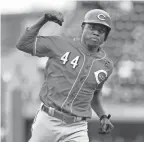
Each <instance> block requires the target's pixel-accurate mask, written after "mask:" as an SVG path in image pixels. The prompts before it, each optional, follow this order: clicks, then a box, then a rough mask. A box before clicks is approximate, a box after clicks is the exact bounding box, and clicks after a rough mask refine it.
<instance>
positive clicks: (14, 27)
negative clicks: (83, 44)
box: [1, 0, 144, 142]
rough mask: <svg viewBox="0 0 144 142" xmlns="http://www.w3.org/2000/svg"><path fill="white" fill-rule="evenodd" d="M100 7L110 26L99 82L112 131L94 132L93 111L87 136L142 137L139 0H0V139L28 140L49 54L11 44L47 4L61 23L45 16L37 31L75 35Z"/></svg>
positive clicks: (142, 18)
mask: <svg viewBox="0 0 144 142" xmlns="http://www.w3.org/2000/svg"><path fill="white" fill-rule="evenodd" d="M93 8H100V9H104V10H106V11H108V12H109V14H110V15H111V17H112V31H111V33H110V35H109V38H108V40H107V42H106V44H105V45H104V49H105V50H106V51H107V53H108V55H109V56H110V58H111V59H112V60H113V62H114V71H113V74H112V76H111V77H110V79H109V80H108V82H107V83H106V84H105V85H104V88H103V101H104V106H105V109H106V110H107V112H109V113H111V114H112V122H113V123H114V125H115V129H114V131H113V132H112V133H111V134H110V135H107V136H101V135H99V134H98V133H97V132H98V128H99V122H98V121H97V120H98V118H97V116H96V115H93V118H92V120H90V121H89V137H90V140H91V142H144V2H143V1H67V0H59V1H58V0H57V1H56V0H53V1H52V0H39V1H33V0H29V1H27V0H25V1H17V0H13V1H8V0H5V1H3V2H2V8H1V141H2V142H27V141H28V139H29V137H30V135H31V133H30V127H31V124H32V122H33V118H34V116H35V114H36V112H37V110H38V109H39V104H40V100H39V95H38V94H39V90H40V87H41V85H42V82H43V79H44V75H43V71H44V70H43V69H44V66H45V63H46V61H47V60H48V58H37V57H32V56H31V55H28V54H26V53H23V52H21V51H18V50H17V49H16V47H15V45H16V41H17V40H18V38H19V36H20V34H21V32H23V31H24V30H25V28H26V27H27V26H29V25H31V24H32V23H34V22H35V21H36V20H37V19H38V18H39V17H40V16H42V14H44V13H45V12H47V11H48V10H58V11H60V12H62V13H63V14H64V17H65V22H64V25H63V27H59V26H58V25H57V24H55V23H52V22H49V23H47V24H46V25H45V26H44V27H43V28H42V29H41V31H40V35H52V34H63V33H65V34H67V35H68V36H70V37H79V36H80V33H81V22H82V20H83V17H84V14H85V13H86V12H87V11H88V10H90V9H93Z"/></svg>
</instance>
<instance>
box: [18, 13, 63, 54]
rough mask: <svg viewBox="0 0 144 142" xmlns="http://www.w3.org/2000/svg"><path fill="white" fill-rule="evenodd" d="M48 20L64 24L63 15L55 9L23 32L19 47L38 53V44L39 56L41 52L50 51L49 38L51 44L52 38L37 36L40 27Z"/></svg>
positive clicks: (27, 51)
mask: <svg viewBox="0 0 144 142" xmlns="http://www.w3.org/2000/svg"><path fill="white" fill-rule="evenodd" d="M48 21H53V22H55V23H58V24H59V25H60V26H62V22H63V15H62V14H61V13H58V12H54V11H53V12H49V13H46V14H45V15H43V16H42V17H41V18H40V19H39V20H38V21H37V22H36V23H35V24H34V25H32V26H31V27H29V28H27V29H26V31H25V32H24V34H22V36H21V37H20V39H19V40H18V42H17V44H16V47H17V49H19V50H21V51H24V52H26V53H30V54H32V55H34V54H35V53H36V46H38V50H39V56H40V54H41V56H43V53H48V52H49V50H50V49H49V48H47V47H48V46H47V42H48V40H49V42H50V45H51V44H52V43H51V42H52V41H51V39H47V38H46V37H37V35H38V32H39V30H40V28H41V27H42V26H43V25H44V24H45V23H47V22H48ZM36 44H37V45H36Z"/></svg>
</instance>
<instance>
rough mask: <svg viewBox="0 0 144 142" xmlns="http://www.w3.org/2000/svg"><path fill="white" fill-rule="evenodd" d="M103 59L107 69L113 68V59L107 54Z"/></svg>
mask: <svg viewBox="0 0 144 142" xmlns="http://www.w3.org/2000/svg"><path fill="white" fill-rule="evenodd" d="M103 61H104V64H105V66H106V67H107V68H108V69H109V70H111V71H112V70H113V68H114V65H113V61H112V60H111V58H110V57H109V56H108V55H107V54H106V55H105V57H104V59H103Z"/></svg>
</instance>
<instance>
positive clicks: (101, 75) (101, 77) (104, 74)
mask: <svg viewBox="0 0 144 142" xmlns="http://www.w3.org/2000/svg"><path fill="white" fill-rule="evenodd" d="M94 75H95V79H96V82H97V83H98V84H100V83H101V82H102V81H104V80H105V79H106V78H107V75H108V74H107V72H106V71H105V70H98V71H96V72H94Z"/></svg>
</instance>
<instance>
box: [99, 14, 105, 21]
mask: <svg viewBox="0 0 144 142" xmlns="http://www.w3.org/2000/svg"><path fill="white" fill-rule="evenodd" d="M97 17H98V19H100V20H102V21H104V20H106V19H105V18H106V17H105V15H103V14H99V15H98V16H97Z"/></svg>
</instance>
